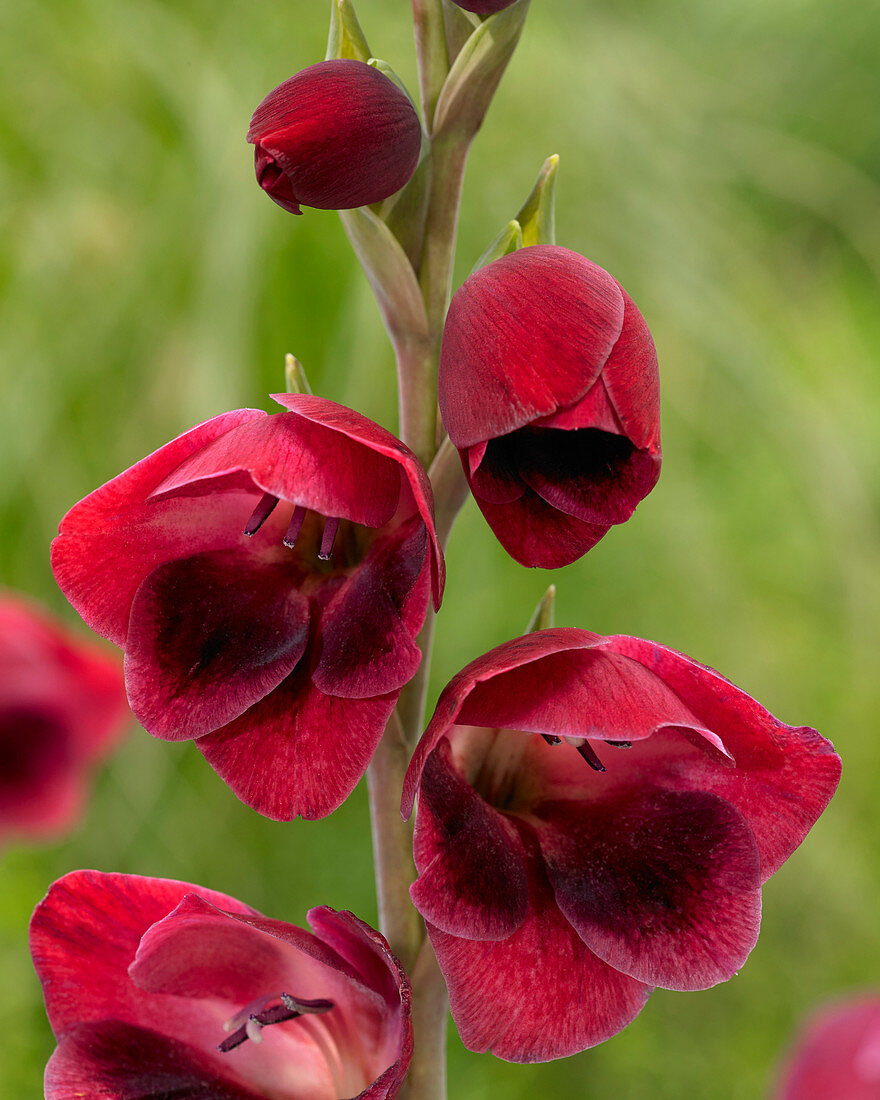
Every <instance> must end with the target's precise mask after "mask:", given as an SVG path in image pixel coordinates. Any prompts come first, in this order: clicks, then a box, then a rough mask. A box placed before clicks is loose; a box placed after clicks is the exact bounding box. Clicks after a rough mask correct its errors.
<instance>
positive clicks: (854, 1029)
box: [775, 992, 880, 1100]
mask: <svg viewBox="0 0 880 1100" xmlns="http://www.w3.org/2000/svg"><path fill="white" fill-rule="evenodd" d="M775 1095H776V1096H777V1097H778V1100H877V1097H878V1096H880V994H878V993H876V992H875V993H866V994H863V995H861V996H859V997H853V998H851V999H850V1000H847V1001H843V1002H841V1003H840V1004H836V1005H832V1006H830V1007H828V1008H825V1009H823V1010H822V1011H821V1012H819V1013H818V1014H817V1015H816V1016H814V1017H813V1018H812V1019H811V1020H810V1021H809V1023H808V1024H807V1026H806V1028H805V1029H804V1032H803V1034H802V1035H801V1036H800V1037H799V1038H798V1040H797V1043H796V1045H795V1048H794V1050H793V1051H792V1053H791V1055H790V1057H789V1058H788V1062H787V1065H786V1067H785V1071H784V1073H783V1077H782V1081H781V1083H780V1086H779V1090H778V1092H777V1093H776V1094H775Z"/></svg>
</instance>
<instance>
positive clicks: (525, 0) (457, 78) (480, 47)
mask: <svg viewBox="0 0 880 1100" xmlns="http://www.w3.org/2000/svg"><path fill="white" fill-rule="evenodd" d="M529 2H530V0H517V2H516V3H515V4H512V5H511V6H510V7H509V8H505V9H504V11H500V12H498V13H497V15H490V16H489V18H488V19H486V20H484V22H482V23H481V24H480V25H479V27H477V29H476V30H475V31H474V33H473V34H472V35H471V36H470V38H468V40H467V42H465V44H464V46H462V48H461V52H460V53H459V55H458V57H456V59H455V61H454V63H453V65H452V68H451V69H450V70H449V75H448V76H447V78H446V81H445V83H444V85H443V90H442V91H441V93H440V98H439V99H438V100H437V109H436V111H435V112H434V122H433V134H434V136H435V137H436V136H438V135H443V136H448V137H452V136H454V137H456V138H457V139H459V140H461V141H470V140H471V139H472V138H473V136H474V135H475V134H476V132H477V130H479V128H480V126H481V125H482V122H483V119H484V118H485V116H486V111H487V110H488V109H489V104H490V103H491V101H492V96H493V95H494V94H495V89H496V88H497V87H498V82H499V81H500V80H501V77H502V76H503V75H504V70H505V69H506V68H507V64H508V62H509V61H510V59H511V57H512V56H513V51H514V50H515V49H516V44H517V42H518V41H519V36H520V35H521V34H522V29H523V26H524V24H525V21H526V15H527V14H528V11H529Z"/></svg>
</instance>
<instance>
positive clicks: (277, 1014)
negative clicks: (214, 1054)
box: [217, 993, 333, 1054]
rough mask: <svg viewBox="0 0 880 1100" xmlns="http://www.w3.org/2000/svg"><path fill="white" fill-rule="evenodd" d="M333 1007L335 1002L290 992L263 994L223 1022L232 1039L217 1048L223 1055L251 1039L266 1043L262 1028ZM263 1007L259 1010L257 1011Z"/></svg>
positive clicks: (255, 1041)
mask: <svg viewBox="0 0 880 1100" xmlns="http://www.w3.org/2000/svg"><path fill="white" fill-rule="evenodd" d="M278 1000H280V1001H281V1004H271V1003H270V1002H271V1001H278ZM331 1008H333V1001H327V1000H323V999H319V1000H315V1001H306V1000H301V999H299V998H297V997H292V996H291V995H290V994H289V993H271V994H270V995H269V996H268V997H259V998H258V999H257V1000H256V1001H252V1002H251V1003H250V1004H249V1005H247V1006H246V1007H245V1008H243V1009H242V1010H241V1011H240V1012H236V1014H235V1015H234V1016H233V1017H232V1018H231V1019H229V1020H227V1021H226V1023H225V1024H224V1025H223V1030H224V1031H231V1032H232V1034H231V1035H230V1036H229V1038H228V1039H224V1040H223V1042H222V1043H220V1045H219V1046H218V1047H217V1049H218V1050H219V1051H220V1052H221V1053H222V1054H227V1053H228V1052H229V1051H230V1050H235V1048H236V1047H239V1046H241V1044H242V1043H244V1042H246V1041H247V1040H248V1039H250V1041H251V1042H252V1043H262V1041H263V1035H262V1031H263V1028H264V1027H269V1026H270V1025H271V1024H282V1023H284V1022H285V1021H286V1020H295V1019H296V1018H297V1017H298V1016H304V1015H306V1013H322V1012H329V1011H330V1009H331ZM257 1009H259V1011H256V1010H257Z"/></svg>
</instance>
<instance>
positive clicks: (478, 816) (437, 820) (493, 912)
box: [410, 740, 529, 940]
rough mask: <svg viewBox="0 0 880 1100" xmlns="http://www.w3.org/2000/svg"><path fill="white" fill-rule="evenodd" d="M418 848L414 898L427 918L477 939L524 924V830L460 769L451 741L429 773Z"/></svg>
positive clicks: (436, 754) (431, 762) (422, 801)
mask: <svg viewBox="0 0 880 1100" xmlns="http://www.w3.org/2000/svg"><path fill="white" fill-rule="evenodd" d="M414 852H415V861H416V867H417V868H418V871H419V877H418V879H416V881H415V882H414V883H413V885H412V886H411V887H410V896H411V897H412V900H413V904H414V905H415V907H416V909H418V911H419V912H420V913H421V914H422V916H423V917H424V918H425V920H426V921H429V922H430V923H431V924H433V925H435V926H437V927H439V928H440V929H441V930H442V931H444V932H450V933H452V934H453V935H456V936H465V937H467V938H468V939H477V940H500V939H504V938H506V937H507V936H510V935H511V934H512V933H513V932H515V931H516V929H517V928H519V927H520V926H521V925H522V923H523V921H524V920H525V918H526V912H527V910H528V903H529V887H528V879H527V876H526V865H525V850H524V848H523V845H522V841H521V840H520V836H519V833H518V832H517V830H516V828H515V827H514V825H512V824H511V822H510V821H508V820H507V819H506V818H505V817H504V816H503V814H500V813H498V812H497V811H496V810H495V809H493V808H492V807H491V806H489V805H487V804H486V803H485V802H484V801H483V800H482V798H480V796H479V795H478V794H477V792H476V791H475V790H474V789H473V787H471V786H470V784H469V783H466V782H465V781H464V780H463V779H462V778H461V776H460V775H459V774H458V773H457V772H456V771H455V769H454V767H453V766H452V763H451V759H450V753H449V742H448V741H446V740H443V741H441V742H440V744H439V745H438V746H437V748H436V749H435V750H434V752H433V753H431V755H430V756H429V758H428V762H427V764H426V766H425V771H424V773H423V774H422V784H421V788H420V798H419V810H418V816H417V818H416V829H415V847H414Z"/></svg>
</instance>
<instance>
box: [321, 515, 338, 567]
mask: <svg viewBox="0 0 880 1100" xmlns="http://www.w3.org/2000/svg"><path fill="white" fill-rule="evenodd" d="M338 528H339V520H338V519H335V518H333V517H331V518H330V519H328V520H327V522H326V523H325V524H324V534H323V535H322V537H321V549H320V550H319V551H318V557H319V558H320V559H321V561H329V560H330V555H331V554H332V553H333V542H334V540H335V538H336V532H337V530H338Z"/></svg>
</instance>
